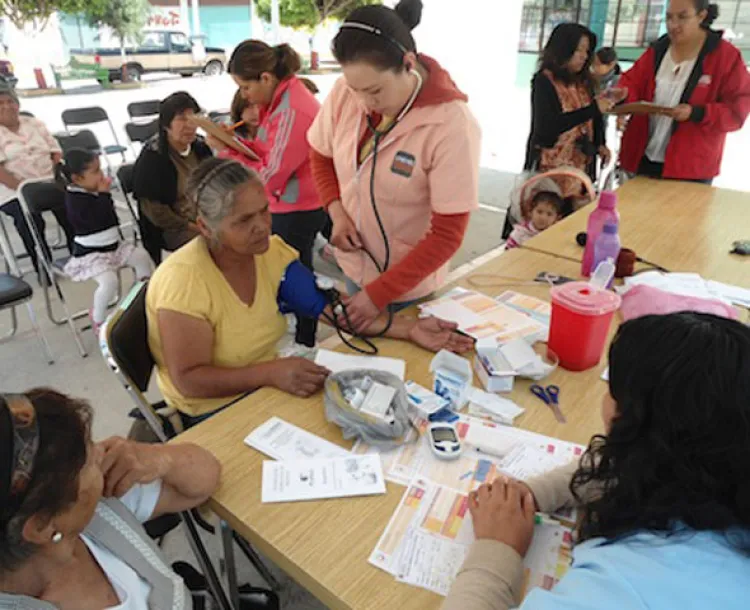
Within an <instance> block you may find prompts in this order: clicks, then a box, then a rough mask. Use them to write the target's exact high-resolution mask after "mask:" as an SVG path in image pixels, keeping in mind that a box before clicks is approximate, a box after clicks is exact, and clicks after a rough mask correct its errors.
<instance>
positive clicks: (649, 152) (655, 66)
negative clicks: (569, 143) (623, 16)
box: [620, 0, 750, 183]
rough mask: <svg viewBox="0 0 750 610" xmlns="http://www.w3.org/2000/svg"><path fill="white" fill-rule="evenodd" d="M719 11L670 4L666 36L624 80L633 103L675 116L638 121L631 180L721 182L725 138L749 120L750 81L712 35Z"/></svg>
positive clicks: (701, 2)
mask: <svg viewBox="0 0 750 610" xmlns="http://www.w3.org/2000/svg"><path fill="white" fill-rule="evenodd" d="M718 16H719V7H718V6H717V5H716V4H709V2H708V0H671V1H670V3H669V6H668V7H667V33H666V34H665V35H664V36H662V37H661V38H660V39H659V40H657V41H656V42H655V43H654V44H653V45H651V47H650V48H649V49H648V50H647V51H646V52H645V53H644V54H643V55H642V56H641V58H640V59H639V60H638V61H637V62H636V63H635V65H634V66H633V67H632V68H631V69H630V70H628V71H627V72H626V73H625V74H624V75H623V76H622V78H621V79H620V86H621V87H626V88H627V90H628V101H630V102H636V101H648V102H654V103H656V104H658V105H660V106H666V107H668V108H670V110H669V112H667V113H665V114H662V115H634V116H633V117H632V118H631V120H630V122H629V123H628V126H627V128H626V129H625V133H624V135H623V138H622V150H621V152H620V163H621V165H622V168H623V169H624V170H625V171H627V172H629V173H631V174H640V175H643V176H648V177H650V178H672V179H675V180H689V181H693V182H705V183H710V182H711V181H712V180H713V178H715V177H716V176H718V174H719V170H720V169H721V158H722V155H723V153H724V142H725V140H726V136H727V133H729V132H731V131H737V130H739V129H741V128H742V126H743V125H744V124H745V119H746V118H747V115H748V113H750V75H748V73H747V68H746V67H745V61H744V59H743V58H742V54H741V53H740V51H739V50H738V49H737V48H736V47H735V46H733V45H732V44H731V43H730V42H727V41H726V40H724V39H723V38H722V35H723V32H720V31H716V30H712V29H711V25H712V24H713V22H714V21H715V20H716V18H717V17H718Z"/></svg>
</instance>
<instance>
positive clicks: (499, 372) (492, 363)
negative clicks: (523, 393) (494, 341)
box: [474, 347, 516, 392]
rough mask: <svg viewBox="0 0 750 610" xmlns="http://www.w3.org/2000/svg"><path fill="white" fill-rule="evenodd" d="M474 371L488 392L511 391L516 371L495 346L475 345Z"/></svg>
mask: <svg viewBox="0 0 750 610" xmlns="http://www.w3.org/2000/svg"><path fill="white" fill-rule="evenodd" d="M474 371H475V372H476V374H477V377H478V378H479V381H480V382H481V383H482V385H483V386H484V389H485V390H487V391H488V392H512V391H513V380H514V379H515V376H516V371H514V370H513V368H512V367H511V366H510V364H508V362H507V361H506V360H505V359H504V358H503V356H502V354H500V351H499V350H498V349H497V348H484V347H477V355H476V356H474Z"/></svg>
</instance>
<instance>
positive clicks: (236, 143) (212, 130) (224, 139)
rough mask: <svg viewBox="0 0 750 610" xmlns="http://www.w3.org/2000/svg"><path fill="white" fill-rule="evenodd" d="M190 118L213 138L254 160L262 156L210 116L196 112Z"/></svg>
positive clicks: (258, 159)
mask: <svg viewBox="0 0 750 610" xmlns="http://www.w3.org/2000/svg"><path fill="white" fill-rule="evenodd" d="M190 120H191V121H193V123H195V124H196V125H197V126H198V127H200V128H201V129H202V130H203V131H205V132H206V133H207V134H208V135H209V136H211V137H212V138H216V139H217V140H218V141H219V142H221V143H222V144H224V145H225V146H228V147H229V148H231V149H232V150H234V151H237V152H238V153H241V154H243V155H245V156H246V157H248V158H250V159H252V160H253V161H260V157H258V155H256V154H255V153H254V152H253V151H252V150H250V149H249V148H248V147H247V146H245V145H244V144H243V143H242V142H240V140H239V139H238V138H237V137H236V136H233V135H232V134H230V133H227V132H226V131H224V129H222V128H221V127H220V126H219V125H217V124H216V123H214V122H213V121H212V120H211V119H209V118H208V117H205V116H202V115H200V114H194V115H191V116H190Z"/></svg>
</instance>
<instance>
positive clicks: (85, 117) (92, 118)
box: [62, 106, 128, 167]
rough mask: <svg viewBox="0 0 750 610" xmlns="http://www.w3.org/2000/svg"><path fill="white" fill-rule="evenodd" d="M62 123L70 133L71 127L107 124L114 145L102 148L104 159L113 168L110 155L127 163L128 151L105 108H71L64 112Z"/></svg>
mask: <svg viewBox="0 0 750 610" xmlns="http://www.w3.org/2000/svg"><path fill="white" fill-rule="evenodd" d="M62 122H63V125H64V126H65V130H66V131H68V132H70V127H83V126H85V125H98V124H101V123H106V124H107V125H108V126H109V131H110V133H111V134H112V139H113V140H114V144H107V145H105V146H102V147H101V151H102V153H103V154H104V159H105V161H106V162H107V166H109V167H111V163H110V162H109V155H117V154H119V155H121V156H122V162H123V163H124V162H125V152H126V151H127V150H128V149H127V148H125V147H124V146H123V145H122V144H120V141H119V140H118V139H117V132H116V131H115V126H114V125H113V124H112V121H111V120H110V119H109V115H108V114H107V111H106V110H104V108H101V107H99V106H90V107H88V108H71V109H68V110H64V111H63V113H62Z"/></svg>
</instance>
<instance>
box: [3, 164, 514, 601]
mask: <svg viewBox="0 0 750 610" xmlns="http://www.w3.org/2000/svg"><path fill="white" fill-rule="evenodd" d="M513 180H514V177H513V176H510V175H508V174H501V173H499V172H493V171H489V170H488V171H483V172H482V178H481V186H482V201H483V205H484V207H483V208H482V209H480V210H478V211H477V212H475V213H474V215H473V216H472V220H471V223H470V226H469V232H468V234H467V237H466V239H465V240H464V245H463V247H462V248H461V250H460V251H459V252H458V253H457V254H456V256H455V257H454V259H453V261H452V266H453V267H454V268H457V267H460V266H462V265H465V264H467V263H470V262H471V261H472V260H475V259H476V258H477V257H479V256H481V255H483V254H485V253H487V252H490V251H492V250H494V249H495V248H496V247H497V246H498V245H499V244H500V231H501V228H502V223H503V220H504V208H505V206H506V205H507V200H508V193H509V191H510V189H511V188H512V187H513ZM490 208H495V209H490ZM6 226H7V227H8V231H9V233H10V234H11V237H12V238H13V242H14V244H13V245H14V249H15V251H16V252H20V251H21V248H20V244H19V243H18V240H17V239H15V231H14V230H13V228H12V226H11V225H10V223H7V221H6ZM22 266H24V265H23V261H22ZM25 266H26V267H28V263H26V264H25ZM316 269H317V270H318V271H319V272H321V273H324V274H327V275H332V276H335V275H336V273H337V272H336V269H335V268H334V267H332V266H331V265H329V264H326V263H325V262H323V261H322V260H320V259H317V260H316ZM26 279H27V281H29V282H30V283H31V285H32V286H33V288H34V290H35V295H34V299H33V301H32V305H33V307H34V309H35V311H36V313H37V316H38V319H39V321H40V324H41V326H42V329H43V331H44V334H45V336H46V337H47V339H48V341H49V343H50V346H51V348H52V352H53V354H54V357H55V363H54V364H52V365H49V364H48V363H47V361H46V357H45V356H44V354H43V352H42V350H41V348H40V346H39V343H38V341H37V339H36V337H35V336H34V335H33V334H32V333H31V332H30V331H29V329H30V325H29V321H28V315H27V312H26V309H25V308H24V307H22V308H19V309H18V310H17V314H18V320H19V334H18V335H17V336H16V337H14V338H13V339H12V340H10V341H8V342H5V343H0V391H2V392H14V391H24V390H26V389H28V388H31V387H35V386H40V385H45V386H51V387H54V388H55V389H57V390H60V391H63V392H67V393H70V394H73V395H75V396H78V397H82V398H85V399H87V400H89V401H90V402H91V404H92V405H93V406H94V412H95V418H94V425H93V434H94V438H95V439H97V440H99V439H103V438H106V437H108V436H111V435H126V434H127V432H128V430H129V427H130V421H129V419H128V416H127V414H128V412H129V411H130V409H131V408H132V407H133V404H132V402H131V401H130V398H129V397H128V395H127V393H126V392H125V390H124V389H123V388H122V386H121V385H120V384H119V383H118V381H117V380H116V378H115V377H114V375H113V374H112V373H111V372H110V371H109V369H108V368H107V366H106V365H105V363H104V361H103V359H102V357H101V355H100V352H99V348H98V345H97V341H96V339H95V337H94V334H93V332H92V331H91V330H82V331H81V338H82V341H83V344H84V346H85V348H86V350H87V351H88V356H87V357H85V358H82V357H81V356H80V355H79V353H78V351H77V349H76V347H75V344H74V342H73V337H72V334H71V332H70V330H69V329H68V327H67V326H56V325H54V324H52V322H50V321H49V319H48V318H47V316H46V312H45V309H44V301H43V299H42V293H41V289H40V288H39V286H38V284H37V280H36V278H35V277H34V275H33V274H32V273H29V274H27V276H26ZM123 279H124V284H125V286H126V287H129V286H130V285H131V282H132V275H131V273H130V272H129V271H126V272H125V273H124V274H123ZM63 288H64V291H65V294H66V295H67V299H68V303H69V305H70V308H71V310H72V311H78V310H88V308H89V307H90V300H91V296H92V294H93V288H94V283H93V282H86V283H83V284H73V283H71V282H64V283H63ZM53 301H54V304H55V307H56V310H57V311H58V314H59V312H60V310H59V302H57V299H53ZM76 325H77V327H78V328H83V327H85V326H87V325H88V319H87V318H84V319H82V320H80V321H78V322H77V323H76ZM9 328H10V316H9V313H8V312H2V313H0V336H2V335H3V334H4V333H5V332H6V331H8V330H9ZM329 335H330V330H328V329H326V328H325V327H321V337H320V338H321V339H325V338H326V337H327V336H329ZM287 341H288V340H287ZM153 386H155V384H154V383H153V382H152V389H151V391H150V395H151V396H152V397H153V398H154V400H155V399H156V398H157V396H158V392H157V391H156V389H155V387H153ZM205 539H206V542H207V546H208V548H209V550H210V553H211V555H212V557H214V559H216V560H217V565H218V557H219V556H220V543H219V540H218V537H212V536H205ZM165 550H166V552H167V554H168V556H169V557H170V558H171V559H172V560H177V559H184V560H186V561H191V560H192V554H191V552H190V549H189V546H188V543H187V541H186V539H185V538H184V536H182V535H181V533H179V532H175V533H172V534H170V535H169V536H168V538H167V541H166V543H165ZM237 559H238V565H239V568H240V570H239V574H240V581H241V582H250V583H252V584H254V585H256V586H259V585H261V584H262V581H261V578H260V576H259V575H258V574H257V573H255V570H253V569H252V568H251V566H250V564H249V562H247V560H246V559H245V558H244V557H243V556H242V554H241V553H237ZM274 572H275V573H276V574H278V575H279V579H280V580H281V581H282V582H283V583H284V586H283V589H282V598H283V601H284V607H285V608H294V609H295V610H297V609H299V610H306V609H308V608H309V609H313V608H320V607H322V606H321V605H320V604H319V603H318V602H317V600H315V599H314V598H313V597H312V596H311V595H309V594H308V593H307V592H306V591H304V590H302V589H301V588H300V587H298V586H297V585H296V584H295V583H293V582H292V581H290V580H289V579H288V578H286V577H285V576H284V575H283V574H282V573H281V571H280V570H278V569H275V570H274Z"/></svg>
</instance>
